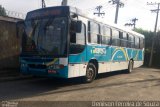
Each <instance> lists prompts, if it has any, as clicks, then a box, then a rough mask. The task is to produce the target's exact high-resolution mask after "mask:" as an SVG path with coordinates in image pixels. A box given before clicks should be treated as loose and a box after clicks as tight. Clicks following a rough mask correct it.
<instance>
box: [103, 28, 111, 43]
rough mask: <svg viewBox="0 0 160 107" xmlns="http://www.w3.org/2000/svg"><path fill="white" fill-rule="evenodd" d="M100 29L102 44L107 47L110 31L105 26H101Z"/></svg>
mask: <svg viewBox="0 0 160 107" xmlns="http://www.w3.org/2000/svg"><path fill="white" fill-rule="evenodd" d="M101 29H102V30H101V34H102V44H105V45H109V44H110V37H111V29H110V28H109V27H107V26H102V27H101Z"/></svg>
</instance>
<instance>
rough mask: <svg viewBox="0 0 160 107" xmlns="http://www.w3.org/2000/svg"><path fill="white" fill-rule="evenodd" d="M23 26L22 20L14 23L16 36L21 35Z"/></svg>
mask: <svg viewBox="0 0 160 107" xmlns="http://www.w3.org/2000/svg"><path fill="white" fill-rule="evenodd" d="M24 26H25V24H24V21H18V22H17V23H16V31H17V37H18V38H19V37H21V36H22V34H23V32H24Z"/></svg>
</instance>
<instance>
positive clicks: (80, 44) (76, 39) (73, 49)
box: [70, 24, 86, 54]
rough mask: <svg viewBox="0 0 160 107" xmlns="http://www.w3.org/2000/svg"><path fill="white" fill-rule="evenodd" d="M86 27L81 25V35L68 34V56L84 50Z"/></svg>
mask: <svg viewBox="0 0 160 107" xmlns="http://www.w3.org/2000/svg"><path fill="white" fill-rule="evenodd" d="M85 35H86V26H85V24H82V30H81V33H75V32H70V54H78V53H81V52H82V51H83V50H84V48H85V41H86V40H85Z"/></svg>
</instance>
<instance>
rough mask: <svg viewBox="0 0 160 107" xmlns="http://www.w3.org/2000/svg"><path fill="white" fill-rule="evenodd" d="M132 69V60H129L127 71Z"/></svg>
mask: <svg viewBox="0 0 160 107" xmlns="http://www.w3.org/2000/svg"><path fill="white" fill-rule="evenodd" d="M132 71H133V61H132V60H130V61H129V65H128V70H127V73H131V72H132Z"/></svg>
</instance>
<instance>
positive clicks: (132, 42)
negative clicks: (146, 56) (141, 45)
mask: <svg viewBox="0 0 160 107" xmlns="http://www.w3.org/2000/svg"><path fill="white" fill-rule="evenodd" d="M128 42H129V43H128V46H129V48H134V36H133V35H129V37H128Z"/></svg>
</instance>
